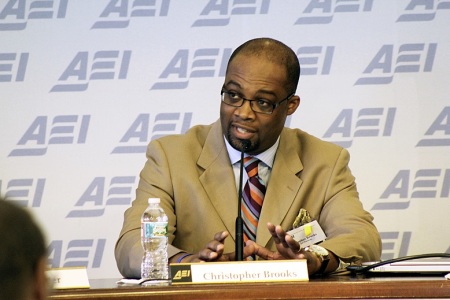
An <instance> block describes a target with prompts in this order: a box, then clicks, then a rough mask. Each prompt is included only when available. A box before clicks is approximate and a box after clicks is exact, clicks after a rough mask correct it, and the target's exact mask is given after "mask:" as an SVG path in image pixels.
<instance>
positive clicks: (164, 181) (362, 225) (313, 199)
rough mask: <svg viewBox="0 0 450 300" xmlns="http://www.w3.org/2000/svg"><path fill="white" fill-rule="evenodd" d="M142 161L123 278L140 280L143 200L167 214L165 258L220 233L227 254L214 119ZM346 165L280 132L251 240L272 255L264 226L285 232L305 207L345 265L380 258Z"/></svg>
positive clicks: (296, 134)
mask: <svg viewBox="0 0 450 300" xmlns="http://www.w3.org/2000/svg"><path fill="white" fill-rule="evenodd" d="M147 158H148V159H147V162H146V164H145V166H144V169H143V170H142V172H141V174H140V176H141V178H140V182H139V186H138V189H137V191H136V200H135V201H133V204H132V206H131V207H130V208H129V209H128V210H127V211H126V212H125V219H124V224H123V228H122V231H121V233H120V237H119V240H118V241H117V244H116V249H115V255H116V261H117V265H118V268H119V271H120V272H121V273H122V275H124V276H125V277H137V278H138V277H140V262H141V258H142V254H143V251H142V248H141V244H140V217H141V215H142V213H143V211H144V210H145V208H146V207H147V199H148V198H149V197H159V198H161V202H162V206H163V208H164V210H165V211H166V213H167V215H168V217H169V243H170V244H171V246H169V257H171V256H173V255H175V254H176V253H178V252H180V251H181V250H182V251H186V252H188V253H197V252H198V251H199V250H201V249H203V248H204V247H205V245H206V244H207V243H208V242H209V241H211V240H212V239H213V236H214V234H215V233H217V232H219V231H224V230H225V231H228V232H229V233H230V236H229V237H228V238H227V239H226V240H225V253H227V252H233V251H234V247H235V246H234V239H235V220H236V214H237V209H238V205H237V203H238V196H237V192H236V184H235V178H234V174H233V170H232V166H231V163H230V159H229V156H228V152H227V149H226V146H225V143H224V139H223V135H222V130H221V126H220V122H219V121H217V122H215V123H213V124H212V125H207V126H205V125H201V126H195V127H193V128H191V129H190V130H189V131H188V132H186V134H184V135H172V136H166V137H163V138H161V139H158V140H154V141H152V142H151V143H150V144H149V146H148V148H147ZM348 162H349V154H348V151H347V150H345V149H343V148H341V147H339V146H337V145H334V144H331V143H328V142H325V141H321V140H319V139H317V138H315V137H313V136H311V135H309V134H307V133H305V132H303V131H301V130H299V129H289V128H285V129H283V131H282V133H281V137H280V144H279V148H278V150H277V153H276V156H275V160H274V164H273V169H272V173H271V177H270V181H269V183H268V185H267V191H266V196H265V199H264V204H263V208H262V211H261V215H260V222H259V226H258V230H257V237H256V242H257V243H258V244H260V245H263V246H265V247H267V248H270V249H272V250H275V249H276V248H275V245H274V242H273V241H272V239H271V235H270V234H269V232H268V230H267V228H266V224H267V222H271V223H272V224H275V225H277V224H280V225H281V226H282V227H283V228H284V229H285V230H289V229H291V228H292V223H293V222H294V220H295V217H296V216H297V214H298V212H299V210H300V209H301V208H304V209H306V210H308V211H309V213H310V214H311V216H312V217H313V218H314V219H316V220H317V221H318V222H319V224H320V225H321V226H322V228H323V230H324V231H325V233H326V235H327V240H326V241H325V242H323V243H322V244H321V245H322V246H323V247H325V248H327V249H329V250H331V251H332V252H334V253H335V254H336V255H338V256H339V257H340V258H341V259H343V260H346V261H350V260H351V261H356V260H362V261H371V260H377V259H379V258H380V255H381V241H380V236H379V234H378V231H377V229H376V228H375V226H374V224H373V223H372V220H373V218H372V216H371V215H370V214H369V213H368V212H366V211H365V210H364V209H363V207H362V204H361V202H360V201H359V198H358V192H357V190H356V184H355V181H354V177H353V176H352V174H351V172H350V169H349V168H348ZM180 249H181V250H180Z"/></svg>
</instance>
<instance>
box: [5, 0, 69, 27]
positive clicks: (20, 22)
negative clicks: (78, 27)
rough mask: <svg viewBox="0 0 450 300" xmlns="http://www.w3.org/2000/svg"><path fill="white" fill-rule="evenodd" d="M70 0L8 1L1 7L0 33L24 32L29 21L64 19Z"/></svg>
mask: <svg viewBox="0 0 450 300" xmlns="http://www.w3.org/2000/svg"><path fill="white" fill-rule="evenodd" d="M68 2H69V0H59V1H57V0H55V1H52V0H46V1H44V0H34V1H33V0H7V1H2V3H5V5H4V6H0V31H13V30H24V29H25V28H26V27H27V23H28V20H33V19H35V20H39V19H55V18H56V19H64V18H65V17H66V12H67V3H68Z"/></svg>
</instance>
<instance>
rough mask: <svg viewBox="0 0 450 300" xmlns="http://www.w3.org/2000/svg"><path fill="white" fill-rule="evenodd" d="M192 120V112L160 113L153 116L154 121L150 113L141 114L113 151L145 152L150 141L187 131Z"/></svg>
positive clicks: (115, 152)
mask: <svg viewBox="0 0 450 300" xmlns="http://www.w3.org/2000/svg"><path fill="white" fill-rule="evenodd" d="M191 121H192V112H185V113H159V114H156V115H155V116H154V117H153V122H152V123H151V118H150V114H140V115H138V116H137V118H136V120H134V122H133V123H132V124H131V125H130V127H129V128H128V129H127V131H126V132H125V134H124V135H123V137H122V138H121V139H120V145H119V146H117V147H115V148H114V149H113V151H112V152H111V153H114V154H123V153H145V151H146V149H147V145H148V142H149V141H152V140H154V139H157V138H160V137H162V136H165V135H169V134H180V133H185V132H186V131H187V130H188V129H189V128H190V127H191ZM150 124H151V125H150Z"/></svg>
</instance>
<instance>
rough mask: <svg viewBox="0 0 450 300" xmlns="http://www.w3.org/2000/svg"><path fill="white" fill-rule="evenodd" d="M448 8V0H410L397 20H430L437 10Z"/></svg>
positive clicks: (449, 7)
mask: <svg viewBox="0 0 450 300" xmlns="http://www.w3.org/2000/svg"><path fill="white" fill-rule="evenodd" d="M442 9H450V1H448V0H447V1H446V0H411V1H410V2H409V4H408V5H407V6H406V8H405V11H407V13H404V14H402V15H400V17H399V18H398V19H397V22H420V21H432V20H434V18H435V17H436V13H437V12H438V10H442Z"/></svg>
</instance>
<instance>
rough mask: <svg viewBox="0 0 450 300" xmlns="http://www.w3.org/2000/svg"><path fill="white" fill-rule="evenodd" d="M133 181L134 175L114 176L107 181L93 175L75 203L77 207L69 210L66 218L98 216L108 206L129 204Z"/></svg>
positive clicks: (134, 179) (134, 181) (134, 180)
mask: <svg viewBox="0 0 450 300" xmlns="http://www.w3.org/2000/svg"><path fill="white" fill-rule="evenodd" d="M135 183H136V176H115V177H113V178H111V180H109V181H108V180H107V179H106V178H105V177H95V178H94V179H93V180H92V182H91V183H90V184H89V186H88V187H87V188H86V190H85V191H84V192H83V194H82V195H81V197H80V199H78V201H77V203H76V204H75V207H77V209H73V210H71V211H70V212H69V213H68V214H67V216H66V218H92V217H100V216H103V214H104V213H105V209H106V207H108V206H109V207H111V206H117V205H123V206H129V205H130V203H131V200H132V197H133V196H132V192H133V187H134V185H135ZM105 195H106V197H107V198H106V199H105Z"/></svg>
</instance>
